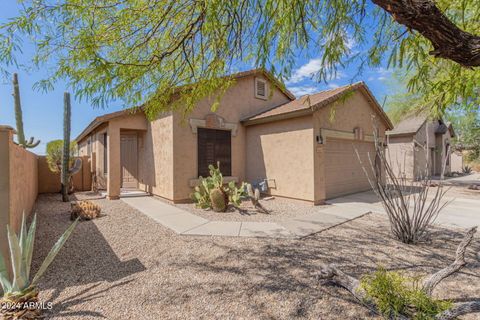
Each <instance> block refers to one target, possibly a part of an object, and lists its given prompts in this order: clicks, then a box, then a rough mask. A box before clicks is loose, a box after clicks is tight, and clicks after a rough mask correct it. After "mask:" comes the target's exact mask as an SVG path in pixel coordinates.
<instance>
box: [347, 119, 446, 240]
mask: <svg viewBox="0 0 480 320" xmlns="http://www.w3.org/2000/svg"><path fill="white" fill-rule="evenodd" d="M377 132H378V130H377V128H375V130H374V141H375V155H374V156H372V155H369V157H368V161H369V163H368V164H366V163H364V162H363V161H362V159H361V157H360V155H359V153H358V150H356V153H357V157H358V160H359V161H360V163H361V165H362V167H363V170H364V172H365V175H366V176H367V178H368V181H369V183H370V185H371V187H372V189H373V191H374V192H375V193H376V194H377V196H378V197H379V199H380V200H381V203H382V205H383V208H384V209H385V212H386V213H387V216H388V219H389V222H390V229H391V231H392V234H393V236H394V237H395V238H396V239H398V240H399V241H401V242H403V243H407V244H415V243H418V242H419V241H422V240H424V239H425V237H426V235H427V232H428V229H429V228H430V227H431V226H432V225H433V223H434V222H435V220H436V218H437V216H438V214H439V213H440V211H441V210H442V209H443V208H444V207H445V206H446V205H447V204H448V203H449V202H447V201H443V200H442V199H443V197H444V195H445V193H446V192H447V191H448V190H444V187H443V183H442V180H440V181H438V182H435V183H433V182H432V180H431V177H430V174H429V169H430V168H429V164H428V161H426V166H425V169H424V172H423V174H422V175H421V177H420V178H419V179H417V181H414V180H408V179H407V178H406V176H405V174H404V173H399V174H397V173H395V172H394V170H393V168H392V166H391V165H390V159H389V157H388V155H387V153H386V151H385V146H384V143H383V141H381V140H380V138H379V137H378V135H377ZM426 144H427V145H428V141H427V142H426ZM426 149H427V150H426V153H425V157H426V159H428V155H427V151H428V148H426ZM445 164H446V158H445V159H443V165H442V168H443V170H442V177H443V176H444V174H443V173H444V169H445ZM431 188H434V189H435V191H434V194H433V197H430V196H429V195H431V193H430V191H431Z"/></svg>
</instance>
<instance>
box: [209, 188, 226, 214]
mask: <svg viewBox="0 0 480 320" xmlns="http://www.w3.org/2000/svg"><path fill="white" fill-rule="evenodd" d="M210 201H211V203H212V209H213V211H215V212H225V211H226V210H227V201H225V193H224V192H223V190H222V189H220V188H216V189H213V190H212V191H210Z"/></svg>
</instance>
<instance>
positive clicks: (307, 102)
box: [241, 82, 393, 128]
mask: <svg viewBox="0 0 480 320" xmlns="http://www.w3.org/2000/svg"><path fill="white" fill-rule="evenodd" d="M358 89H362V90H363V92H364V93H366V95H367V96H368V98H369V100H371V102H372V104H373V105H374V106H375V108H376V109H377V111H378V112H379V114H380V115H381V116H382V118H383V120H385V122H386V123H387V127H389V128H393V125H392V123H391V122H390V119H389V118H388V116H387V115H386V114H385V112H384V111H383V109H382V108H381V107H380V105H379V104H378V102H377V101H376V100H375V98H374V96H373V94H372V93H371V92H370V90H369V89H368V87H367V86H366V85H365V83H364V82H356V83H354V84H350V85H346V86H343V87H339V88H335V89H331V90H325V91H321V92H318V93H314V94H310V95H305V96H302V97H300V98H298V99H296V100H293V101H290V102H287V103H285V104H282V105H279V106H275V107H270V108H267V109H263V110H260V111H259V112H256V113H254V114H251V115H249V116H247V117H245V118H243V119H242V120H241V121H242V122H244V123H245V124H247V125H248V124H254V123H261V122H267V121H270V120H272V121H273V120H275V119H279V118H288V117H289V116H295V115H300V114H304V113H305V114H308V113H310V112H313V111H314V110H315V109H316V108H320V107H322V106H325V105H328V104H329V103H332V102H334V101H336V100H338V99H339V98H341V97H342V96H343V95H344V94H345V93H347V92H351V91H353V90H358Z"/></svg>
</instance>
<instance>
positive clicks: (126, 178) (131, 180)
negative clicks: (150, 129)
mask: <svg viewBox="0 0 480 320" xmlns="http://www.w3.org/2000/svg"><path fill="white" fill-rule="evenodd" d="M120 166H121V180H122V188H127V189H136V188H137V187H138V180H137V177H138V149H137V134H136V133H122V134H121V135H120Z"/></svg>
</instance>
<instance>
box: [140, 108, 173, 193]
mask: <svg viewBox="0 0 480 320" xmlns="http://www.w3.org/2000/svg"><path fill="white" fill-rule="evenodd" d="M138 150H139V159H138V163H139V168H138V169H139V171H138V173H139V179H138V182H139V187H140V189H141V190H144V191H147V192H150V193H152V194H155V195H157V196H160V197H163V198H166V199H169V200H173V198H174V193H173V180H174V169H173V165H174V164H173V116H172V114H171V113H164V114H161V115H159V116H158V117H157V118H156V119H155V120H154V121H152V122H149V123H148V124H147V130H146V131H145V132H143V133H142V134H140V135H139V143H138Z"/></svg>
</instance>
